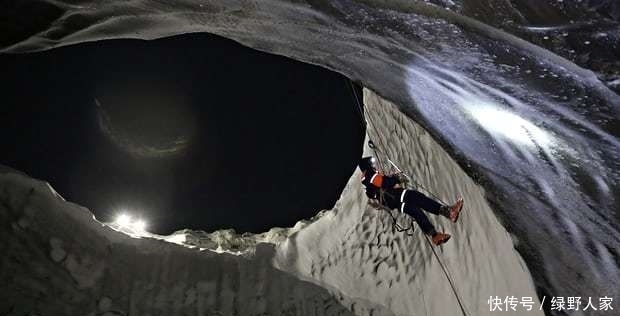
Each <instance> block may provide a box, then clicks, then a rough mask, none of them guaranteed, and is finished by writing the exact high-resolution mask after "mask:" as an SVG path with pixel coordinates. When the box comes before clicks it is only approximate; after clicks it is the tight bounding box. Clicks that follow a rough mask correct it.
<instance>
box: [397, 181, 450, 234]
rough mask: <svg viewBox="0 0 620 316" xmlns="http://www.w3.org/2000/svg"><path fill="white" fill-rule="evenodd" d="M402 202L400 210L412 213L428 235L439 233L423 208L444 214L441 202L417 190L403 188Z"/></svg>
mask: <svg viewBox="0 0 620 316" xmlns="http://www.w3.org/2000/svg"><path fill="white" fill-rule="evenodd" d="M400 203H401V204H400V211H401V212H404V213H407V214H409V215H411V217H413V218H414V219H415V221H416V222H417V223H418V226H420V228H421V229H422V231H423V232H424V233H425V234H426V235H429V236H433V235H435V233H437V231H436V230H435V226H433V224H431V222H430V221H429V220H428V217H426V214H424V212H422V209H424V210H425V211H427V212H429V213H432V214H435V215H446V214H443V213H444V211H443V209H442V207H441V204H439V203H438V202H437V201H435V200H433V199H431V198H429V197H427V196H426V195H424V194H422V193H421V192H418V191H415V190H403V192H401V195H400Z"/></svg>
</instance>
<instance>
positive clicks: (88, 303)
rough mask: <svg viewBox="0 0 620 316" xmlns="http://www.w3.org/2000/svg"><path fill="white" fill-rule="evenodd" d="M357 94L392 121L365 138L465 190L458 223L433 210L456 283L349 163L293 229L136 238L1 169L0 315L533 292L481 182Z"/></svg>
mask: <svg viewBox="0 0 620 316" xmlns="http://www.w3.org/2000/svg"><path fill="white" fill-rule="evenodd" d="M364 98H365V103H366V105H367V107H366V111H367V115H369V117H370V118H371V119H372V121H373V122H375V123H376V124H382V125H384V126H393V129H384V131H386V133H382V134H374V133H371V135H370V136H371V137H372V138H373V139H375V142H377V143H380V144H382V146H383V148H386V150H388V151H389V152H390V156H391V157H392V158H393V159H394V160H395V162H397V163H399V164H400V165H401V167H402V168H403V169H404V171H406V172H408V173H409V174H411V175H415V177H416V181H418V182H420V183H421V184H422V185H423V186H425V187H427V188H429V189H430V190H432V191H433V192H434V193H436V194H438V195H439V196H440V197H441V198H442V199H445V200H449V199H451V198H452V197H453V196H455V195H456V194H457V193H461V194H463V195H464V196H465V197H466V206H465V208H464V211H463V212H464V213H463V215H462V216H461V218H460V219H459V223H457V224H453V223H451V222H449V221H448V220H446V219H443V218H433V220H434V222H435V223H436V224H437V226H438V227H439V228H440V229H442V230H445V231H447V232H450V233H451V234H452V235H453V238H452V239H451V240H450V241H449V242H448V243H447V244H445V245H444V246H442V247H441V248H435V250H436V251H437V254H438V258H439V259H440V260H441V263H443V264H444V265H445V267H446V271H447V275H448V276H449V277H450V278H451V279H452V281H453V283H454V286H455V290H454V291H453V290H452V289H451V287H450V284H449V282H448V279H447V276H446V274H444V271H443V270H442V266H441V265H440V263H439V262H438V261H437V257H435V256H434V254H433V252H432V248H431V246H430V244H429V243H428V241H427V240H426V239H425V238H424V237H423V235H422V234H421V232H420V230H419V229H416V231H415V235H414V236H406V235H404V234H403V233H400V232H394V231H392V229H391V218H390V217H389V216H388V215H387V214H386V213H384V212H383V211H377V210H376V209H374V208H372V207H370V206H369V205H368V204H367V198H366V197H365V195H364V194H363V190H362V187H361V184H360V181H359V178H360V174H359V172H358V171H356V172H355V173H354V174H353V175H352V176H351V179H350V180H349V182H348V184H347V186H346V188H345V189H344V191H343V192H342V195H341V198H340V199H339V200H338V201H337V203H336V205H335V206H334V208H333V209H332V210H329V211H322V212H320V213H319V214H318V215H317V216H316V217H315V218H313V219H311V220H309V221H301V222H300V223H298V224H297V225H296V226H295V227H293V228H290V229H284V228H280V229H277V228H274V229H272V230H271V231H270V232H267V233H264V234H257V235H250V234H244V235H241V236H239V235H236V234H234V233H233V232H231V231H219V232H214V233H212V234H206V233H203V232H192V231H181V232H177V233H175V234H173V235H171V236H168V237H165V236H142V237H140V236H136V235H135V234H126V233H123V232H121V231H119V230H116V229H115V228H113V227H111V226H109V225H106V224H103V223H100V222H98V221H97V220H96V219H94V217H93V215H92V214H91V213H90V212H89V211H88V210H87V209H85V208H83V207H80V206H78V205H75V204H73V203H70V202H67V201H65V200H64V199H62V197H60V196H59V195H58V194H57V193H56V192H54V191H53V190H52V189H51V188H50V187H49V185H48V184H47V183H45V182H41V181H38V180H34V179H31V178H29V177H27V176H25V175H23V174H21V173H18V172H14V171H13V170H10V169H8V168H0V223H1V225H2V226H1V228H0V240H2V243H0V251H1V252H2V254H3V256H2V257H1V259H0V265H1V267H2V269H1V270H0V298H1V299H0V314H2V315H35V314H36V315H41V316H44V315H463V314H465V315H491V314H493V313H494V312H490V311H489V310H490V309H489V305H488V303H487V300H488V299H489V297H490V296H500V297H505V296H515V297H519V298H520V297H533V299H534V301H535V302H537V298H536V294H535V291H534V285H533V281H532V278H531V276H530V274H529V272H528V270H527V267H526V266H525V264H524V262H523V260H522V259H521V257H520V256H519V255H518V253H517V252H516V251H515V250H514V248H513V244H512V240H511V238H510V236H509V234H508V233H507V232H506V230H505V229H504V228H503V227H502V226H501V224H500V223H499V222H498V220H497V218H496V217H495V216H494V214H493V211H492V210H491V209H490V208H489V206H488V205H487V203H486V200H485V198H484V191H483V190H482V189H480V187H478V186H477V185H476V184H474V182H473V181H472V180H471V179H469V177H468V176H467V175H466V174H465V173H464V172H463V171H462V170H461V168H459V166H458V165H457V164H456V163H455V162H454V161H453V160H452V159H451V158H450V157H449V156H448V154H447V153H446V152H444V151H443V150H442V149H441V147H440V146H439V145H438V144H437V143H436V142H435V141H433V140H432V138H431V137H430V136H429V134H428V133H426V132H425V131H424V129H422V128H421V127H420V126H419V125H417V124H416V123H414V122H413V121H412V120H411V119H409V118H407V117H406V116H405V115H403V114H402V113H401V112H400V111H398V109H397V108H396V107H395V106H394V105H392V104H391V103H389V102H387V101H384V100H383V99H381V98H380V97H378V96H377V95H375V94H374V93H372V92H370V91H369V90H365V92H364ZM365 152H366V154H368V153H370V149H369V148H365ZM400 216H404V215H400ZM401 219H402V220H405V219H404V218H401ZM24 223H27V224H24ZM179 236H183V238H179ZM223 236H224V237H223ZM166 239H172V240H170V241H165V240H166ZM182 239H185V242H183V240H182ZM178 243H181V245H180V244H178ZM239 245H242V246H241V247H240V246H239ZM222 250H224V251H222ZM231 253H236V254H231ZM457 296H458V298H459V299H460V301H461V303H462V304H463V310H464V313H463V311H461V309H460V307H459V304H458V302H457ZM537 304H538V303H537ZM495 313H497V312H495ZM503 313H505V314H511V315H523V314H528V315H529V314H541V312H540V311H538V310H537V309H536V308H535V309H534V310H533V311H532V312H530V313H526V312H525V311H524V310H522V309H521V310H519V309H517V311H514V312H503Z"/></svg>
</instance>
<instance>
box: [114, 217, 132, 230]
mask: <svg viewBox="0 0 620 316" xmlns="http://www.w3.org/2000/svg"><path fill="white" fill-rule="evenodd" d="M116 224H118V226H121V227H127V226H129V225H130V224H131V217H130V216H129V215H127V214H121V215H119V216H118V217H117V218H116Z"/></svg>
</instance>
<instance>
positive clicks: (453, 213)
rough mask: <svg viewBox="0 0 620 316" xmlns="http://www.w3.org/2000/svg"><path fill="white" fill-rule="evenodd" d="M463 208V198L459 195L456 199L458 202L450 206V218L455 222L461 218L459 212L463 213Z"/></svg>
mask: <svg viewBox="0 0 620 316" xmlns="http://www.w3.org/2000/svg"><path fill="white" fill-rule="evenodd" d="M461 209H463V198H462V197H459V198H457V199H456V202H454V204H452V206H450V211H449V213H448V218H449V219H450V220H451V221H453V222H455V223H456V221H457V220H458V219H459V214H460V213H461Z"/></svg>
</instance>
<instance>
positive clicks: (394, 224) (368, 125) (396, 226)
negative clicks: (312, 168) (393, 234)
mask: <svg viewBox="0 0 620 316" xmlns="http://www.w3.org/2000/svg"><path fill="white" fill-rule="evenodd" d="M348 81H349V85H350V87H351V92H352V94H353V96H354V99H355V102H356V103H357V109H358V113H359V115H360V120H361V122H362V126H363V127H364V128H366V130H367V133H368V128H372V129H374V130H375V131H376V130H377V129H376V128H375V125H374V124H373V122H372V120H371V119H370V118H368V120H366V119H365V117H364V111H363V108H362V105H361V103H360V101H359V99H358V98H357V94H355V87H354V86H353V82H352V81H351V80H348ZM369 137H370V136H369ZM368 147H370V148H371V149H372V150H373V151H374V153H375V158H376V159H377V162H378V164H379V165H378V167H379V168H377V169H378V170H379V171H381V172H383V166H385V165H384V164H383V163H382V158H380V156H384V158H385V160H386V161H387V162H388V163H389V165H390V166H391V167H392V168H394V169H395V170H396V171H397V174H398V175H402V176H403V177H404V179H405V180H406V181H405V182H404V184H406V185H405V189H409V187H410V186H411V185H413V186H414V187H415V189H416V190H418V189H422V190H424V191H425V193H427V194H428V195H429V196H431V197H432V198H434V199H435V200H437V201H439V202H441V203H442V204H443V205H448V203H446V202H444V201H443V200H442V199H440V198H439V197H438V196H436V195H435V194H433V193H432V192H431V191H429V190H428V189H426V188H425V187H423V186H422V185H421V184H420V183H419V182H417V181H415V180H414V179H413V178H411V177H410V176H409V175H408V174H406V173H405V172H404V171H403V170H402V169H401V168H399V167H398V165H396V164H395V163H394V162H393V161H392V160H391V159H390V158H389V157H388V155H387V154H385V153H383V152H381V150H379V148H377V146H376V145H375V144H374V142H372V140H369V141H368ZM379 192H380V193H379V194H380V195H379V197H380V201H379V202H380V203H381V202H383V200H382V199H383V194H389V193H387V192H385V191H384V190H382V189H380V191H379ZM375 207H378V208H380V209H382V210H385V211H386V212H387V213H388V214H390V216H391V217H392V228H394V229H396V230H397V231H398V232H405V234H406V235H407V236H413V220H411V223H410V227H407V228H404V227H402V226H400V225H399V224H398V223H397V220H396V217H395V216H394V214H392V211H391V210H389V209H388V208H387V207H385V206H383V205H381V204H380V206H375ZM409 230H411V233H409V232H408V231H409ZM378 237H379V236H377V243H379V240H378ZM424 239H426V242H427V243H428V245H429V247H430V248H431V250H432V251H433V255H434V256H435V259H437V262H439V265H440V266H441V269H442V270H443V273H444V275H445V276H446V279H448V283H449V284H450V287H451V289H452V292H453V293H454V297H456V301H457V303H458V305H459V307H460V309H461V312H462V313H463V315H464V316H467V315H468V313H467V312H466V310H465V306H464V305H463V303H462V301H461V298H460V296H459V294H458V292H457V290H456V287H455V286H454V282H452V276H451V274H450V273H449V270H448V268H447V267H446V266H445V265H444V263H443V261H442V260H441V258H439V255H438V254H437V251H436V250H435V248H434V247H433V244H432V242H431V241H430V238H429V237H428V236H426V235H424Z"/></svg>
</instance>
